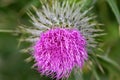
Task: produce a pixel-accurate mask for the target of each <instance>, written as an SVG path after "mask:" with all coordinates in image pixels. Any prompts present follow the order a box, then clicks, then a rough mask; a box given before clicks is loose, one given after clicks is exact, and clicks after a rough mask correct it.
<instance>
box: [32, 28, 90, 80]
mask: <svg viewBox="0 0 120 80" xmlns="http://www.w3.org/2000/svg"><path fill="white" fill-rule="evenodd" d="M33 56H34V58H35V61H36V64H35V65H36V66H37V69H38V71H39V72H40V73H41V74H42V75H47V76H51V77H53V78H56V79H57V80H59V79H61V78H68V77H69V75H70V73H71V71H72V69H73V68H75V67H77V68H82V67H83V64H84V61H85V60H87V57H88V55H87V51H86V40H85V38H84V37H83V35H82V34H81V33H80V31H79V30H77V29H68V28H59V27H58V28H51V29H49V30H47V31H45V32H43V33H42V34H41V35H40V38H39V40H38V41H37V42H36V43H35V46H34V53H33Z"/></svg>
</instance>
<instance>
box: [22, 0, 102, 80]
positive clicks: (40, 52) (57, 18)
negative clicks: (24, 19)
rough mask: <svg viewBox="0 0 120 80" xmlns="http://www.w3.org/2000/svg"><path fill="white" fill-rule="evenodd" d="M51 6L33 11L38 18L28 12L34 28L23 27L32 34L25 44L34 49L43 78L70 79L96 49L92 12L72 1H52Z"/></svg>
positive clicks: (34, 56)
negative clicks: (44, 76) (72, 72)
mask: <svg viewBox="0 0 120 80" xmlns="http://www.w3.org/2000/svg"><path fill="white" fill-rule="evenodd" d="M53 1H54V2H52V5H49V4H48V3H47V2H46V3H45V4H44V3H42V9H36V8H34V10H35V12H36V16H34V15H33V14H32V13H29V16H30V17H31V19H32V22H33V25H34V27H32V28H30V27H28V28H25V27H22V31H25V32H27V33H28V34H29V37H28V36H27V38H26V39H24V40H25V41H30V42H32V44H33V47H30V48H29V49H30V50H32V49H33V52H32V56H33V58H34V59H35V62H36V63H35V66H36V67H37V69H38V71H39V72H40V73H41V74H43V75H50V76H52V77H53V78H56V79H58V80H59V79H60V78H68V76H69V75H70V73H71V71H72V69H73V68H75V67H79V68H82V67H83V65H84V61H85V60H87V56H88V54H87V53H90V51H92V50H91V48H95V47H96V44H97V42H96V41H95V37H97V36H100V34H97V32H101V31H102V30H101V29H97V28H96V27H95V26H96V25H97V24H96V23H94V22H93V18H94V17H92V16H87V14H88V12H89V11H90V10H91V8H90V9H88V10H85V11H83V10H82V8H83V3H82V2H81V1H82V0H80V1H79V2H75V1H73V2H72V1H71V0H63V1H62V2H60V1H59V0H53Z"/></svg>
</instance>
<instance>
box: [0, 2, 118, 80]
mask: <svg viewBox="0 0 120 80" xmlns="http://www.w3.org/2000/svg"><path fill="white" fill-rule="evenodd" d="M87 1H88V2H87V3H88V4H87V6H88V7H89V6H90V5H93V6H94V8H93V10H92V11H93V13H94V14H95V15H97V18H96V19H97V21H98V22H100V23H102V24H104V25H103V26H102V27H101V28H103V29H104V30H105V31H104V32H105V33H107V35H106V36H103V37H101V41H102V42H103V43H102V44H101V47H102V49H103V50H104V51H105V52H104V53H103V55H104V56H106V55H107V56H108V57H109V58H110V59H111V60H113V61H114V62H113V61H110V60H108V63H107V62H104V59H103V60H101V59H99V60H100V63H101V65H102V67H103V69H104V73H102V72H101V71H100V70H99V69H98V68H95V69H96V72H97V73H96V72H95V74H94V72H93V73H92V74H91V71H85V73H84V74H83V78H84V80H120V70H119V67H120V66H119V65H120V36H119V25H118V23H117V20H116V18H115V16H114V13H113V12H112V9H111V8H110V6H109V5H108V3H107V1H106V0H87ZM90 1H92V2H90ZM114 1H115V2H116V4H117V6H118V9H119V11H120V0H114ZM31 5H35V6H36V7H39V6H40V2H39V0H0V30H16V29H17V28H18V26H20V25H21V24H25V25H30V21H29V17H28V16H27V14H26V11H27V10H28V9H30V8H31ZM20 36H21V34H15V33H11V32H0V80H51V79H49V78H47V77H45V76H40V74H39V73H38V72H37V71H36V70H34V69H31V66H32V65H33V62H30V63H27V62H25V59H26V58H28V57H29V54H24V53H20V52H19V51H20V49H22V48H24V47H25V46H26V45H28V44H26V43H22V44H21V46H20V47H19V48H18V43H19V38H20ZM116 63H117V64H116ZM95 76H96V78H94V77H95ZM70 80H74V79H73V78H70ZM79 80H81V79H79Z"/></svg>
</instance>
